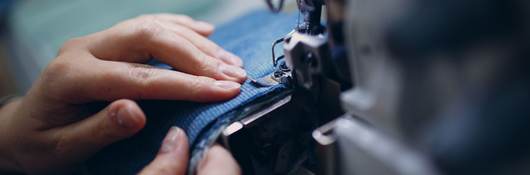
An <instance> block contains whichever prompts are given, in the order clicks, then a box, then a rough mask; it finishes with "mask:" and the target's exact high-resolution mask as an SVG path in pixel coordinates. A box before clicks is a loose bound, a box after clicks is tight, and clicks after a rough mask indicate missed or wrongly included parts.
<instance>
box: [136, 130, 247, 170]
mask: <svg viewBox="0 0 530 175" xmlns="http://www.w3.org/2000/svg"><path fill="white" fill-rule="evenodd" d="M187 167H188V140H187V138H186V135H185V134H184V131H182V130H181V129H178V128H176V127H175V128H171V129H170V131H169V133H168V135H167V136H166V138H165V139H164V142H163V143H162V147H161V148H160V150H159V152H158V155H157V156H156V158H155V159H154V160H153V162H151V163H150V164H149V165H148V166H146V167H145V168H144V169H143V170H142V172H141V173H140V175H184V174H185V173H186V168H187ZM197 174H198V175H210V174H212V175H213V174H215V175H224V174H226V175H238V174H241V173H240V169H239V166H238V165H237V163H236V161H235V160H234V158H233V157H232V156H231V155H230V153H229V152H228V151H226V150H225V149H223V148H222V147H221V146H219V145H214V146H213V147H211V148H210V149H209V150H208V151H207V152H206V154H205V156H204V158H203V159H202V160H201V162H200V163H199V167H198V168H197Z"/></svg>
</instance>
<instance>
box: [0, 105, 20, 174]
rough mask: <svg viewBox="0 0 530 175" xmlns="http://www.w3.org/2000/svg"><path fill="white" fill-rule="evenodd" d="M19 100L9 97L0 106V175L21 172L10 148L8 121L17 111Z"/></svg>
mask: <svg viewBox="0 0 530 175" xmlns="http://www.w3.org/2000/svg"><path fill="white" fill-rule="evenodd" d="M20 101H21V99H20V98H16V97H14V96H13V97H11V98H9V99H8V100H6V101H4V103H3V105H2V106H0V133H2V134H0V174H5V173H16V172H21V171H20V168H19V166H18V164H17V162H16V161H15V159H14V155H13V151H11V148H12V147H13V144H12V143H11V142H10V141H9V140H11V139H9V138H8V136H9V134H10V133H12V131H9V129H8V128H9V123H10V122H9V121H10V119H11V118H12V117H13V115H14V113H15V111H16V110H17V108H18V106H19V104H20Z"/></svg>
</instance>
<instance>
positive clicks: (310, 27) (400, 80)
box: [218, 0, 530, 175]
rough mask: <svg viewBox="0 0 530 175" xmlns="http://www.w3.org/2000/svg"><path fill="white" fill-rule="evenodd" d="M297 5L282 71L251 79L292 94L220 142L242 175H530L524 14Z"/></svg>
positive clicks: (433, 5)
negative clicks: (277, 85) (298, 18)
mask: <svg viewBox="0 0 530 175" xmlns="http://www.w3.org/2000/svg"><path fill="white" fill-rule="evenodd" d="M267 4H268V5H269V7H270V9H271V11H272V12H279V11H281V9H282V7H283V0H279V1H270V0H269V1H267ZM297 6H298V9H299V11H300V16H301V22H300V23H299V24H298V25H297V27H295V28H294V29H293V31H292V32H290V33H288V34H286V35H285V36H280V37H281V38H279V39H278V40H276V41H271V42H272V43H273V44H272V59H271V61H272V62H273V64H274V65H275V66H277V67H278V69H277V71H276V72H274V73H272V74H271V75H267V76H265V77H259V78H257V79H254V80H253V82H254V83H255V84H257V85H260V86H268V85H270V84H274V83H282V82H283V83H286V82H287V83H288V84H289V85H290V86H292V91H290V92H289V94H286V95H283V96H281V97H279V98H277V99H274V100H271V101H269V102H267V104H265V105H264V106H266V107H264V108H263V109H262V110H260V111H258V112H254V113H251V114H248V115H247V116H245V117H243V118H242V119H241V120H239V121H236V122H233V123H232V124H230V125H229V126H228V127H227V128H226V129H225V130H224V131H223V133H222V135H221V137H219V139H218V142H219V143H221V144H222V145H224V146H225V147H226V148H228V149H229V150H230V151H231V152H232V154H233V155H234V157H235V158H236V159H237V161H238V162H239V164H240V165H241V167H242V170H243V173H244V174H421V175H428V174H503V173H509V174H525V173H528V172H530V170H529V169H528V168H527V167H528V166H526V165H528V163H529V162H528V160H529V159H528V158H529V157H530V156H529V154H528V153H529V148H530V147H529V146H530V141H527V140H529V139H527V136H528V133H530V132H529V130H530V127H528V126H530V117H528V116H529V115H528V114H530V110H528V109H527V108H526V107H524V106H525V105H527V104H529V103H528V102H530V100H529V99H530V98H529V92H528V89H530V88H529V87H530V83H529V82H530V79H529V77H528V75H529V74H528V73H529V70H530V69H528V65H529V64H528V63H529V61H528V59H525V56H527V55H528V50H529V49H528V40H527V39H528V38H527V37H528V35H527V33H528V32H527V30H526V29H527V27H526V26H525V25H524V24H527V23H528V22H524V21H523V19H528V17H529V15H528V14H527V13H524V12H525V10H527V9H528V7H529V5H528V3H523V2H517V1H502V0H499V1H495V0H487V1H465V2H462V1H457V0H449V1H447V0H440V1H437V0H428V1H421V2H419V1H410V0H394V1H383V0H297ZM324 7H325V9H326V10H323V9H322V8H324ZM323 13H325V14H326V15H325V20H321V19H322V16H323ZM323 21H324V22H325V25H323V24H322V22H323ZM279 45H282V46H283V55H280V56H277V55H278V54H277V51H276V50H277V49H276V47H277V46H279Z"/></svg>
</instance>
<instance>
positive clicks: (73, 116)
mask: <svg viewBox="0 0 530 175" xmlns="http://www.w3.org/2000/svg"><path fill="white" fill-rule="evenodd" d="M212 31H213V26H211V25H209V24H207V23H204V22H198V21H194V20H192V19H191V18H189V17H185V16H178V15H171V14H160V15H148V16H141V17H138V18H135V19H131V20H128V21H125V22H122V23H119V24H117V25H115V26H113V27H112V28H110V29H107V30H104V31H102V32H98V33H95V34H91V35H88V36H84V37H80V38H76V39H72V40H70V41H68V42H66V43H65V45H64V46H63V47H62V48H61V50H60V51H59V54H58V56H57V58H56V59H55V60H54V61H52V63H50V65H48V67H47V68H46V69H45V70H44V72H43V73H42V75H41V76H40V78H39V79H38V80H37V81H36V82H35V84H34V85H33V87H32V88H31V89H30V90H29V92H28V93H27V94H26V95H25V96H24V97H23V98H21V99H19V100H17V101H15V102H12V103H10V104H8V105H7V106H5V107H4V108H2V110H1V111H0V133H2V134H1V135H0V171H1V170H8V171H15V172H23V173H28V174H42V173H62V172H68V169H69V168H72V167H76V165H78V164H81V163H82V161H83V160H85V159H87V158H88V157H89V156H91V155H92V154H94V153H95V152H97V151H98V150H100V149H101V148H103V147H105V146H106V145H108V144H110V143H113V142H116V141H118V140H121V139H124V138H127V137H130V136H132V135H134V134H135V133H137V132H138V131H139V130H141V129H142V128H143V127H144V125H145V122H146V117H145V115H144V113H143V112H142V110H141V109H140V107H138V105H137V104H136V103H135V102H134V101H133V100H136V99H171V100H188V101H197V102H207V101H219V100H226V99H229V98H232V97H234V96H236V95H237V94H238V93H239V91H240V84H239V83H241V82H243V81H244V80H245V78H246V74H245V71H244V70H243V69H241V68H240V67H241V65H242V62H241V59H240V58H238V57H237V56H234V55H233V54H231V53H228V52H227V51H224V50H223V49H221V48H220V47H219V46H217V45H216V44H214V43H213V42H212V41H210V40H208V39H207V38H206V36H207V35H209V34H210V33H212ZM152 58H157V59H159V60H160V61H162V62H164V63H167V64H169V65H171V66H172V67H173V68H174V69H176V70H177V71H172V70H165V69H158V68H154V67H151V66H149V65H145V64H144V63H146V62H148V61H149V60H150V59H152ZM94 102H110V104H109V105H108V106H107V107H106V108H105V109H103V110H101V111H99V112H97V113H94V112H90V110H89V109H90V108H89V107H91V106H92V105H91V104H93V103H94ZM151 117H156V116H151Z"/></svg>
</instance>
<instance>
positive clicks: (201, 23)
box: [196, 21, 214, 30]
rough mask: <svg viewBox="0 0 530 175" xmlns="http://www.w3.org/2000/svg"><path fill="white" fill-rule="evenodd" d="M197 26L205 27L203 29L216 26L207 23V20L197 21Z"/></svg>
mask: <svg viewBox="0 0 530 175" xmlns="http://www.w3.org/2000/svg"><path fill="white" fill-rule="evenodd" d="M196 24H197V26H198V27H200V28H203V29H209V30H211V29H213V28H214V26H213V25H212V24H210V23H207V22H204V21H197V23H196Z"/></svg>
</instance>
